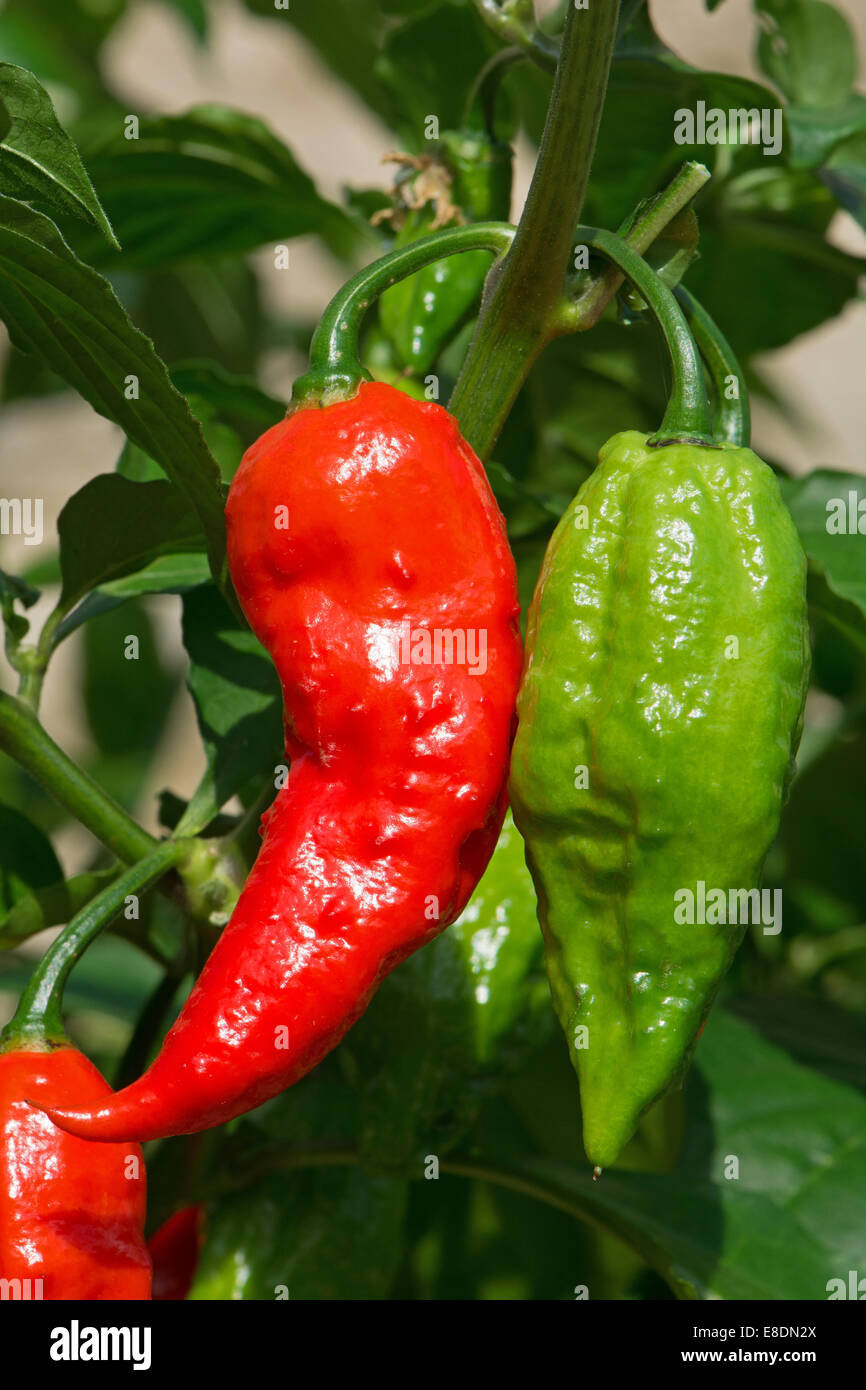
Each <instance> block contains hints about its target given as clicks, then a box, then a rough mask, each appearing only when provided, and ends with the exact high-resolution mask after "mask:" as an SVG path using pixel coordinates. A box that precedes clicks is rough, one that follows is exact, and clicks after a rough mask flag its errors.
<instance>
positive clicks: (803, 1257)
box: [491, 1010, 866, 1300]
mask: <svg viewBox="0 0 866 1390" xmlns="http://www.w3.org/2000/svg"><path fill="white" fill-rule="evenodd" d="M687 1107H688V1123H687V1129H686V1135H685V1141H684V1145H683V1151H682V1153H681V1156H680V1160H679V1163H678V1166H677V1170H676V1171H675V1172H674V1173H672V1174H670V1175H668V1174H658V1173H646V1172H642V1173H640V1172H624V1171H621V1170H607V1171H606V1172H605V1173H604V1174H603V1176H602V1179H601V1181H600V1182H597V1183H593V1182H592V1180H591V1177H590V1175H589V1173H588V1172H585V1171H581V1169H580V1168H579V1167H577V1166H576V1165H575V1164H574V1163H573V1162H570V1161H569V1162H566V1161H555V1160H550V1159H536V1158H527V1159H520V1160H519V1161H518V1162H517V1164H516V1165H514V1166H513V1167H512V1165H510V1164H507V1165H504V1166H505V1167H506V1169H507V1172H508V1175H509V1177H510V1178H513V1179H517V1180H522V1181H524V1182H526V1181H533V1180H535V1181H538V1182H541V1183H543V1184H544V1186H545V1187H546V1188H547V1189H548V1191H549V1193H550V1196H551V1197H556V1198H557V1199H559V1200H561V1201H562V1202H563V1204H565V1205H566V1206H571V1207H572V1209H573V1210H574V1211H575V1214H577V1213H578V1212H585V1213H586V1214H587V1215H588V1216H589V1217H590V1219H593V1220H595V1221H600V1222H601V1223H602V1224H603V1225H604V1226H605V1227H606V1228H607V1229H608V1230H610V1231H611V1232H612V1233H614V1234H616V1235H618V1236H619V1237H620V1238H621V1239H623V1240H625V1241H626V1242H627V1243H628V1244H629V1245H630V1246H631V1247H632V1248H633V1249H635V1250H636V1251H637V1252H638V1253H639V1254H641V1255H642V1256H643V1258H644V1259H645V1260H647V1262H648V1263H649V1264H650V1265H651V1266H652V1267H653V1269H655V1270H656V1271H657V1272H658V1273H659V1274H661V1275H662V1277H663V1278H664V1279H665V1280H666V1281H667V1283H668V1284H669V1285H670V1287H671V1288H672V1289H673V1290H674V1291H675V1292H676V1294H677V1296H678V1297H679V1298H683V1299H696V1298H697V1299H715V1298H724V1299H769V1300H787V1299H797V1298H806V1299H826V1297H827V1293H828V1286H829V1281H830V1280H831V1279H834V1278H837V1277H840V1276H841V1277H843V1278H844V1277H847V1271H848V1270H849V1269H851V1268H856V1267H857V1265H858V1263H859V1264H862V1259H863V1240H862V1231H863V1228H864V1223H866V1101H864V1098H863V1097H862V1096H861V1095H860V1094H859V1093H858V1092H857V1091H855V1090H853V1089H851V1088H850V1087H848V1086H845V1085H841V1084H839V1083H838V1082H836V1081H832V1080H827V1079H826V1078H825V1077H824V1076H822V1075H820V1074H819V1073H818V1072H816V1071H813V1070H810V1069H808V1068H806V1067H803V1066H800V1065H798V1064H797V1063H796V1062H794V1061H793V1060H792V1059H791V1058H790V1057H789V1056H787V1055H786V1054H785V1053H784V1052H782V1051H780V1050H779V1049H778V1048H776V1047H774V1046H772V1045H771V1044H770V1043H768V1042H766V1041H765V1040H764V1039H763V1038H762V1037H761V1036H760V1035H759V1034H758V1033H757V1032H756V1031H755V1030H754V1029H752V1028H750V1027H748V1026H747V1025H746V1024H744V1023H742V1022H740V1021H738V1020H736V1019H734V1018H732V1017H731V1015H729V1014H726V1013H725V1012H724V1011H722V1010H717V1011H716V1012H715V1013H714V1014H713V1015H711V1017H710V1020H709V1023H708V1024H707V1027H706V1030H705V1032H704V1035H703V1036H702V1038H701V1041H700V1043H699V1044H698V1049H697V1053H696V1061H695V1064H694V1065H693V1068H692V1073H691V1076H690V1079H689V1081H688V1083H687ZM733 1159H735V1160H736V1165H737V1166H736V1169H734V1168H733V1163H732V1160H733ZM491 1162H495V1156H493V1155H492V1156H491ZM840 1194H841V1200H840Z"/></svg>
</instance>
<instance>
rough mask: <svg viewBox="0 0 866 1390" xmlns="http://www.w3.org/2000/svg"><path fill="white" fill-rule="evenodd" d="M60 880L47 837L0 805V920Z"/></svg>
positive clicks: (9, 808)
mask: <svg viewBox="0 0 866 1390" xmlns="http://www.w3.org/2000/svg"><path fill="white" fill-rule="evenodd" d="M62 878H63V870H62V869H61V867H60V864H59V862H58V859H57V855H56V854H55V853H54V850H53V848H52V845H51V841H50V840H49V839H48V837H47V835H44V834H43V833H42V831H41V830H39V829H38V828H37V826H35V825H33V823H32V822H31V821H29V820H28V819H27V817H26V816H23V815H22V814H21V812H20V811H16V810H14V809H13V807H11V806H3V805H0V916H5V914H6V913H7V912H8V911H9V909H10V908H11V907H12V905H13V904H14V903H17V902H18V901H19V900H20V899H22V898H25V897H27V896H28V895H29V894H30V893H32V892H34V890H36V889H38V888H46V887H47V886H48V885H49V884H53V883H57V881H58V880H59V879H62Z"/></svg>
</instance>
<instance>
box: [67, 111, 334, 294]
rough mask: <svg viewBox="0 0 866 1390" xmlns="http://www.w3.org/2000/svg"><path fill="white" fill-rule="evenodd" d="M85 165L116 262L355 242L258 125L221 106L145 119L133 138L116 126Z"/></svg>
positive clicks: (90, 253)
mask: <svg viewBox="0 0 866 1390" xmlns="http://www.w3.org/2000/svg"><path fill="white" fill-rule="evenodd" d="M87 163H88V168H89V169H90V173H91V176H92V178H93V181H94V184H95V185H96V187H97V188H98V189H99V194H100V198H101V200H102V202H103V204H104V206H105V207H106V209H107V211H108V215H109V216H110V217H111V219H112V222H113V223H114V225H115V227H116V230H117V234H118V237H119V238H120V241H121V244H122V246H123V264H124V266H144V267H154V266H169V265H172V264H175V263H176V262H178V261H183V260H185V259H186V258H188V257H191V256H192V257H202V256H203V257H214V256H222V255H227V254H236V253H238V252H240V251H249V250H252V249H253V248H255V247H257V246H261V245H263V244H264V243H265V242H274V241H284V240H287V239H290V238H292V237H296V236H302V235H304V234H306V233H311V232H315V233H317V234H318V235H320V236H321V237H323V238H324V240H325V241H326V242H327V244H328V245H329V246H330V247H331V248H332V249H333V250H334V251H337V252H339V253H340V254H346V253H347V252H348V251H350V250H351V249H352V247H354V246H355V244H356V242H357V229H356V227H355V224H354V223H353V222H351V221H350V220H349V218H348V217H347V216H346V214H345V213H344V212H343V211H342V209H340V208H338V207H336V206H335V205H334V204H332V203H329V202H327V201H326V200H325V199H324V198H322V197H320V195H319V194H318V193H317V192H316V188H315V185H314V184H313V181H312V179H311V178H310V177H309V175H307V174H305V173H304V171H303V170H302V169H301V168H300V166H299V165H298V163H297V162H296V160H295V158H294V156H293V155H292V153H291V151H290V150H289V149H288V148H287V147H286V146H285V145H284V144H283V142H282V141H281V140H279V139H278V138H277V136H275V135H274V134H273V132H272V131H270V130H269V129H268V127H267V126H266V125H265V123H264V122H263V121H260V120H259V119H258V118H257V117H255V116H248V115H246V114H245V113H244V112H242V111H235V110H232V109H231V108H230V107H227V106H217V105H209V106H198V107H195V108H193V109H192V110H191V111H188V112H187V113H186V114H185V115H183V116H160V117H150V118H146V119H143V120H142V121H141V125H140V129H139V134H138V138H137V139H127V138H125V137H124V131H123V128H122V127H121V128H119V129H116V130H115V131H114V132H113V133H112V135H111V136H110V137H109V138H108V139H106V140H105V141H104V142H103V143H102V144H101V145H99V146H98V147H96V148H94V149H93V150H91V151H88V152H87ZM76 244H77V246H78V249H79V250H80V252H81V254H82V255H83V256H84V257H85V258H86V259H88V260H96V259H97V257H98V256H99V250H98V247H96V246H95V245H91V243H90V242H85V241H83V240H82V239H81V238H80V237H76Z"/></svg>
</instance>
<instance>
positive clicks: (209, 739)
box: [183, 585, 285, 810]
mask: <svg viewBox="0 0 866 1390" xmlns="http://www.w3.org/2000/svg"><path fill="white" fill-rule="evenodd" d="M183 640H184V645H185V647H186V649H187V652H188V653H189V658H190V669H189V677H188V680H189V687H190V690H191V692H192V696H193V699H194V700H195V706H196V715H197V717H198V722H199V728H200V730H201V735H202V739H203V741H204V745H205V749H206V751H207V756H208V779H207V781H208V788H207V790H208V792H209V794H210V795H211V797H212V799H213V806H214V809H215V810H218V809H219V807H221V806H223V805H224V804H225V803H226V801H228V799H229V798H230V797H232V796H234V794H235V793H236V792H237V791H238V790H239V789H240V788H241V787H242V786H244V785H245V784H246V783H247V782H249V781H250V779H251V778H253V777H256V776H265V774H267V773H270V774H273V772H274V769H275V767H276V766H277V765H278V764H279V763H280V762H281V760H282V759H283V758H284V756H285V755H284V754H283V752H282V699H281V695H280V685H279V681H278V679H277V674H276V671H275V670H274V667H273V664H272V663H271V661H270V659H269V657H268V656H267V654H266V653H265V651H264V649H263V648H262V647H261V646H260V644H259V643H258V642H257V641H256V639H255V637H254V636H253V634H252V633H251V632H250V631H249V630H248V629H246V628H241V627H239V625H238V623H237V620H236V619H235V618H234V616H233V615H232V614H231V613H230V611H229V609H228V608H227V606H226V604H225V603H224V602H223V600H222V599H221V598H220V596H219V594H218V593H217V592H216V590H215V589H214V588H213V587H212V586H211V585H204V586H202V587H201V588H198V589H193V590H192V591H191V592H189V593H188V594H186V595H185V596H184V601H183Z"/></svg>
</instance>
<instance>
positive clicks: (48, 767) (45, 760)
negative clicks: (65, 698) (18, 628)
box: [0, 692, 158, 864]
mask: <svg viewBox="0 0 866 1390" xmlns="http://www.w3.org/2000/svg"><path fill="white" fill-rule="evenodd" d="M0 750H2V751H3V752H4V753H8V754H9V756H10V758H14V759H15V761H16V762H17V763H20V765H21V766H22V767H23V768H25V770H26V771H27V772H29V773H30V775H31V776H32V777H35V779H36V781H37V782H40V783H41V784H42V786H43V787H45V789H46V791H48V792H49V793H50V795H51V796H53V797H54V799H55V801H58V802H59V803H60V805H61V806H63V807H65V809H66V810H67V811H69V812H70V813H71V814H72V815H73V816H75V818H76V820H79V821H80V822H81V824H82V825H84V826H86V827H87V829H88V830H89V831H90V832H91V833H92V834H93V835H95V836H96V838H97V839H98V840H99V841H100V842H101V843H102V844H104V845H105V846H106V848H107V849H110V850H111V852H112V854H114V855H116V856H117V858H118V859H122V860H123V861H124V863H126V864H131V863H134V862H135V861H136V860H138V859H142V858H143V857H144V856H145V855H146V854H149V853H150V852H151V850H152V849H153V848H154V846H155V845H156V844H157V843H158V842H157V841H156V840H155V839H154V837H153V836H152V835H149V834H148V832H147V831H146V830H142V828H141V826H140V825H137V824H136V822H135V821H134V820H133V819H132V817H131V816H130V815H128V814H127V812H126V811H124V809H123V807H122V806H119V805H118V804H117V802H116V801H115V800H114V799H113V798H112V797H110V796H109V795H108V793H107V792H106V791H103V789H102V787H100V786H99V784H98V783H97V782H95V781H94V780H93V778H92V777H90V776H89V775H88V773H86V772H84V771H83V770H82V769H81V768H79V767H77V766H76V764H75V763H74V762H73V761H72V759H71V758H70V757H69V756H68V755H67V754H66V753H64V752H63V749H62V748H59V747H58V745H57V744H56V743H55V742H54V740H53V739H52V738H51V737H50V736H49V735H48V734H47V733H46V732H45V730H44V729H43V728H42V725H41V724H40V723H39V721H38V720H37V719H36V716H35V715H34V713H33V711H32V710H31V709H30V708H29V707H28V706H27V705H25V704H23V703H22V702H21V701H20V700H18V699H16V698H15V696H14V695H7V694H6V693H5V692H0Z"/></svg>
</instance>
